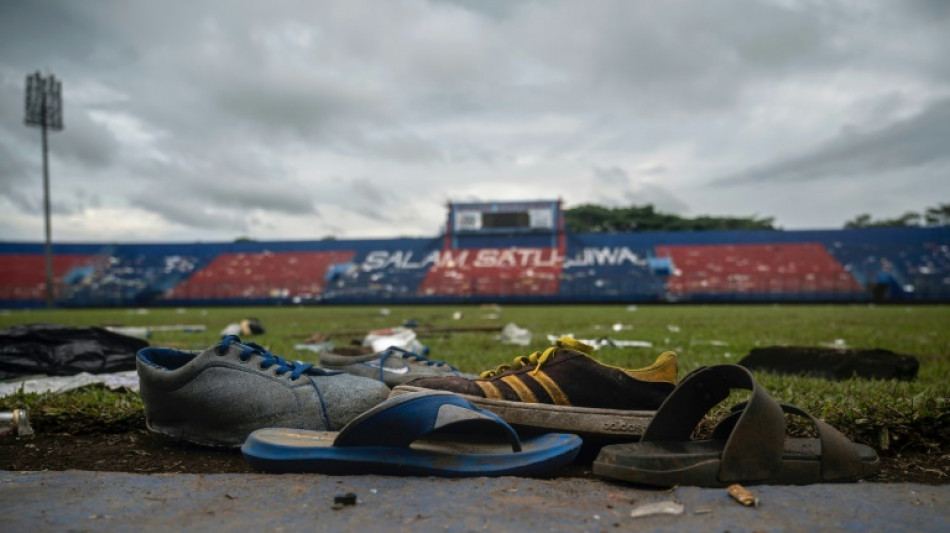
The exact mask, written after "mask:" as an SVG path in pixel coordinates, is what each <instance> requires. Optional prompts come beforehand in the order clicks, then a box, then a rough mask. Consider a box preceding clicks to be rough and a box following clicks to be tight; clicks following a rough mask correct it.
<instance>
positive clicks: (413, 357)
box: [379, 346, 458, 372]
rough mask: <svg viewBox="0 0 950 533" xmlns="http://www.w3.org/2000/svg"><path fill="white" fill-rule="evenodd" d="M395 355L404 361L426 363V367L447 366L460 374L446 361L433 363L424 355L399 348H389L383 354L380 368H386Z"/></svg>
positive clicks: (380, 359)
mask: <svg viewBox="0 0 950 533" xmlns="http://www.w3.org/2000/svg"><path fill="white" fill-rule="evenodd" d="M393 355H397V356H399V357H400V358H402V359H408V360H410V361H415V362H418V363H425V364H426V366H435V367H443V366H447V367H449V369H450V370H452V371H454V372H458V369H457V368H455V367H454V366H452V365H450V364H448V363H446V362H445V361H433V360H431V359H428V358H426V357H424V356H422V355H419V354H417V353H416V352H410V351H409V350H405V349H403V348H399V347H398V346H390V347H389V348H387V349H386V351H384V352H383V354H382V355H381V356H380V357H379V366H380V367H382V366H385V363H386V359H389V358H390V357H391V356H393Z"/></svg>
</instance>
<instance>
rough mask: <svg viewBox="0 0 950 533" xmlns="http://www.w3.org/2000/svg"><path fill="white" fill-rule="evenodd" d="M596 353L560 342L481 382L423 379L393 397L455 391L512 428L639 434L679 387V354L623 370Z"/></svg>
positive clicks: (486, 374)
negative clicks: (671, 393) (420, 392)
mask: <svg viewBox="0 0 950 533" xmlns="http://www.w3.org/2000/svg"><path fill="white" fill-rule="evenodd" d="M593 351H594V348H593V347H592V346H589V345H587V344H584V343H583V342H580V341H578V340H575V339H572V338H571V337H561V338H560V339H558V340H557V343H556V345H555V346H552V347H550V348H548V349H546V350H545V351H544V352H535V353H533V354H531V355H529V356H520V357H518V358H516V359H515V360H514V363H513V364H511V365H502V366H499V367H498V368H496V369H494V370H489V371H486V372H482V373H481V377H479V378H478V379H465V378H458V377H433V378H419V379H416V380H413V381H410V382H408V383H406V384H405V385H400V386H398V387H396V388H394V389H393V392H392V395H393V396H394V395H399V394H406V393H409V392H415V391H418V390H424V389H435V390H444V391H450V392H454V393H456V394H459V395H461V396H464V397H465V398H466V399H468V400H469V401H470V402H472V403H474V404H476V405H478V406H479V407H482V408H484V409H488V410H489V411H492V412H494V413H495V414H497V415H498V416H500V417H501V418H502V419H504V420H505V421H506V422H508V423H509V424H515V425H519V426H522V427H528V428H535V429H541V430H545V431H561V432H570V433H578V434H580V435H582V436H584V435H586V436H598V437H611V438H613V437H627V436H633V437H636V436H639V435H641V434H642V433H643V430H644V429H646V426H647V425H648V424H649V423H650V421H651V420H652V419H653V415H654V414H655V413H656V409H657V408H658V407H659V406H660V404H661V403H663V400H664V399H666V397H667V396H668V395H669V394H670V392H672V391H673V388H674V387H675V386H676V354H674V353H673V352H664V353H663V354H661V355H660V356H659V357H658V358H657V359H656V362H654V363H653V364H652V365H650V366H648V367H645V368H640V369H635V370H634V369H625V368H619V367H614V366H609V365H605V364H603V363H600V362H598V361H596V360H594V359H593V358H592V357H591V354H592V353H593Z"/></svg>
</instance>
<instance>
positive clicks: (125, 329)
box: [105, 324, 207, 339]
mask: <svg viewBox="0 0 950 533" xmlns="http://www.w3.org/2000/svg"><path fill="white" fill-rule="evenodd" d="M105 329H107V330H109V331H111V332H113V333H119V334H120V335H128V336H130V337H138V338H140V339H150V338H152V333H155V332H165V331H177V332H182V333H204V331H205V329H207V328H206V326H204V325H202V324H176V325H170V326H105Z"/></svg>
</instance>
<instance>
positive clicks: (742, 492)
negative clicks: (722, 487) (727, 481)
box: [726, 483, 759, 507]
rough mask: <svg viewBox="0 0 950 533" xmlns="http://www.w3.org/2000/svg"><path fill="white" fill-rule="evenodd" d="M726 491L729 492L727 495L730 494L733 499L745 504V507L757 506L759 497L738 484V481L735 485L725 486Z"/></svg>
mask: <svg viewBox="0 0 950 533" xmlns="http://www.w3.org/2000/svg"><path fill="white" fill-rule="evenodd" d="M726 492H728V493H729V496H732V499H733V500H735V501H737V502H739V503H741V504H742V505H745V506H746V507H758V506H759V499H758V498H757V497H756V496H755V495H754V494H752V493H751V492H749V490H748V489H746V488H745V487H743V486H742V485H739V484H738V483H737V484H735V485H729V486H728V487H727V488H726Z"/></svg>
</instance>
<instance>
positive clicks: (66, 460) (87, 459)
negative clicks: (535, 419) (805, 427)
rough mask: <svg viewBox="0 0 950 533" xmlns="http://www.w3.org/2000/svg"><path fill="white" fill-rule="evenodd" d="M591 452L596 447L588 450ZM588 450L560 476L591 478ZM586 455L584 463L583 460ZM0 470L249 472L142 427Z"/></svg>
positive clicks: (0, 455)
mask: <svg viewBox="0 0 950 533" xmlns="http://www.w3.org/2000/svg"><path fill="white" fill-rule="evenodd" d="M593 452H594V453H595V452H596V450H593ZM593 456H594V454H593V453H586V454H582V457H581V460H580V461H578V462H577V463H576V464H575V465H574V466H572V467H570V468H569V469H567V470H566V471H565V472H563V473H562V474H563V475H565V476H570V477H585V478H589V477H593V476H592V474H591V472H590V464H589V462H590V460H592V459H593ZM585 457H586V461H585V460H584V459H585ZM0 470H11V471H39V470H53V471H61V470H92V471H103V472H131V473H141V474H152V473H190V474H216V473H242V472H253V471H254V470H253V469H251V468H250V467H249V466H247V464H246V463H245V462H244V459H243V457H242V456H241V453H240V451H239V450H238V449H222V448H205V447H200V446H195V445H190V444H187V443H181V442H176V441H172V440H169V439H167V438H165V437H160V436H156V435H152V434H150V433H148V432H147V431H145V430H131V431H127V432H125V433H91V434H83V435H68V434H39V435H34V436H28V437H15V436H3V437H0ZM867 481H871V482H877V483H894V482H916V483H926V484H931V485H942V484H947V483H950V454H948V453H947V452H946V450H934V451H933V452H924V451H910V452H907V451H905V452H903V453H900V454H895V455H886V456H882V457H881V472H880V474H878V475H877V476H876V477H874V478H871V479H868V480H867Z"/></svg>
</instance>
